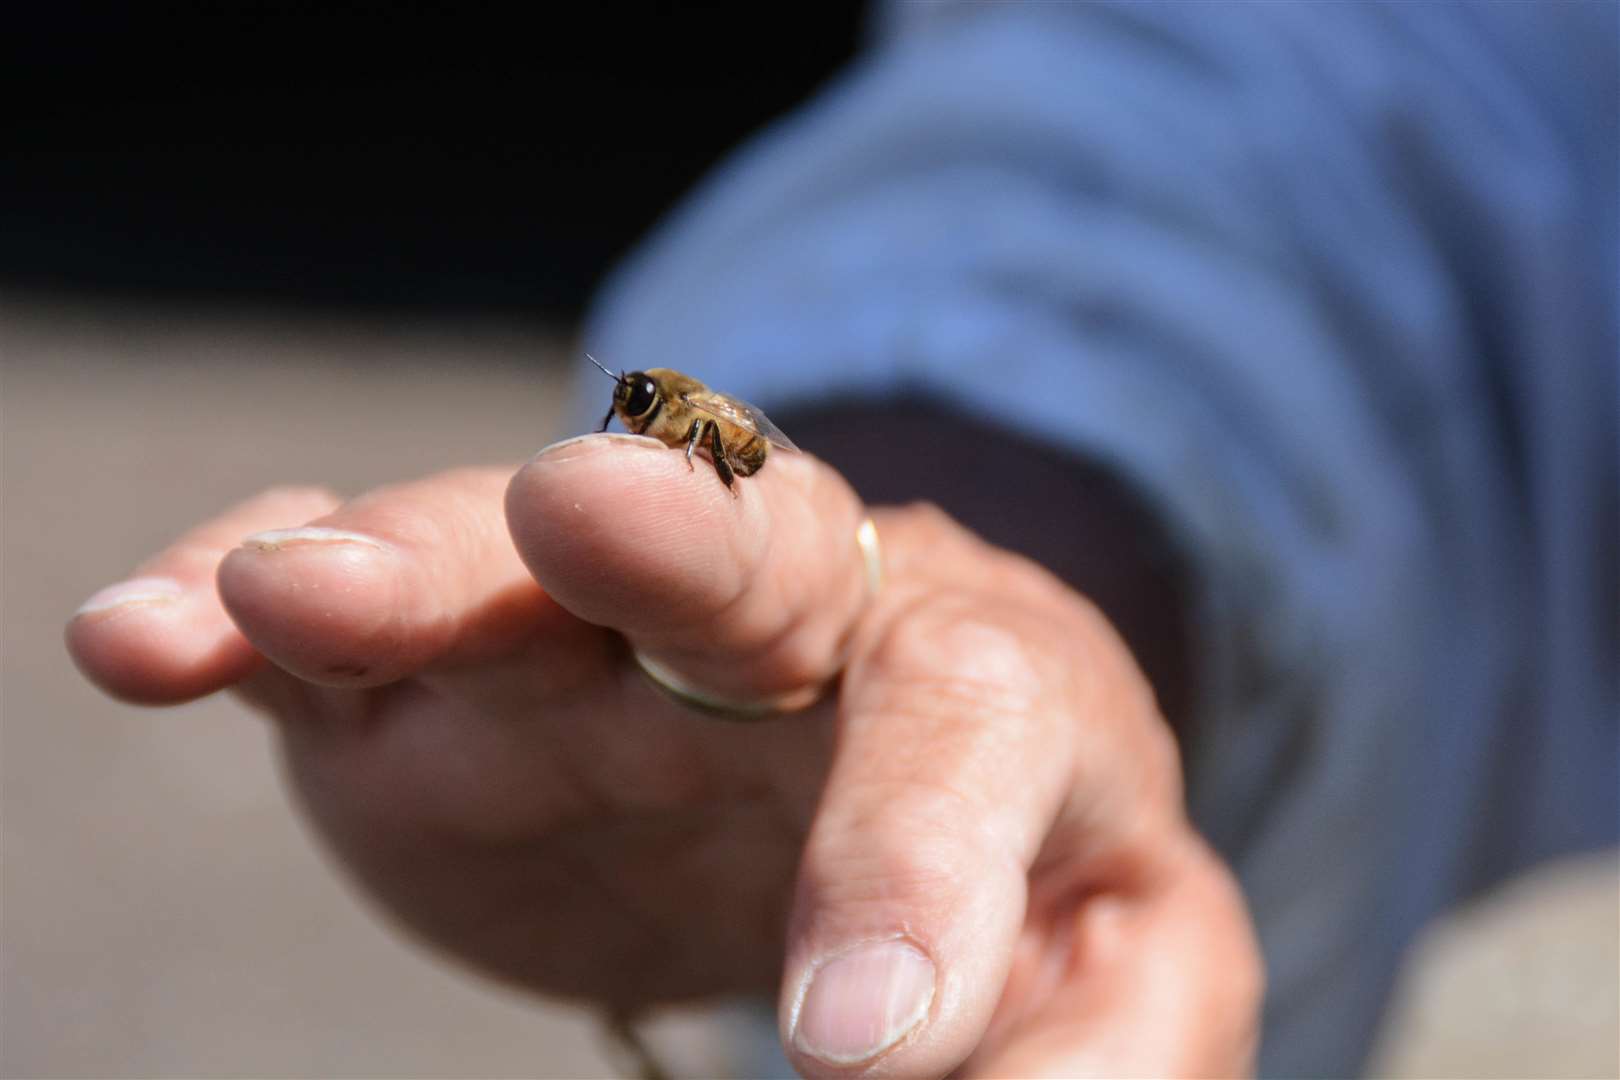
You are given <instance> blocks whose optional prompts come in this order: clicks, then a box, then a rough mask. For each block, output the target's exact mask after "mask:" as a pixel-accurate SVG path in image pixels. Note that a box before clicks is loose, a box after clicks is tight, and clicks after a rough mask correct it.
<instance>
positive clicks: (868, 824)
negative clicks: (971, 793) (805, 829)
mask: <svg viewBox="0 0 1620 1080" xmlns="http://www.w3.org/2000/svg"><path fill="white" fill-rule="evenodd" d="M863 794H864V796H865V797H863V798H862V799H861V800H860V802H859V804H858V808H856V809H851V810H848V811H845V812H844V813H841V814H837V815H835V816H834V817H832V818H830V819H829V820H827V821H826V822H824V823H820V824H821V827H820V828H818V829H817V830H816V831H815V834H814V835H813V836H812V838H811V843H810V850H809V852H808V858H807V860H806V868H807V870H808V871H809V874H808V877H807V882H808V883H809V884H810V885H811V887H812V888H814V889H815V890H816V891H817V892H818V893H820V894H821V895H822V898H823V899H827V900H831V901H835V902H838V903H841V904H844V905H848V904H858V903H861V902H865V901H870V902H875V903H886V902H890V901H894V900H897V899H904V900H916V899H919V898H927V897H934V896H940V897H948V896H952V895H955V894H957V893H959V892H960V891H961V890H963V889H966V888H971V887H973V885H974V883H976V882H978V881H981V880H983V879H984V878H986V877H988V876H995V875H997V874H1001V873H1009V872H1010V873H1021V871H1020V870H1019V865H1020V864H1019V863H1018V860H1017V855H1016V852H1015V851H1014V850H1013V849H1012V847H1011V846H1010V845H1007V844H1003V843H1001V842H999V840H998V839H997V838H996V837H995V836H994V834H993V833H992V832H991V831H989V830H987V829H981V828H979V827H978V826H977V825H976V824H975V823H977V822H981V821H983V820H984V818H985V816H986V815H985V813H984V810H983V808H982V807H980V806H978V805H977V804H976V803H975V802H974V800H972V799H969V798H966V797H964V796H962V795H960V794H958V793H956V792H953V791H951V790H949V789H948V788H945V787H941V786H934V785H929V784H924V783H916V782H912V783H895V782H891V783H887V784H883V785H874V786H873V787H872V789H871V790H869V791H867V792H865V793H863Z"/></svg>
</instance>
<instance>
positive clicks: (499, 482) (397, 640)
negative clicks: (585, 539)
mask: <svg viewBox="0 0 1620 1080" xmlns="http://www.w3.org/2000/svg"><path fill="white" fill-rule="evenodd" d="M509 476H510V472H509V471H508V470H506V469H501V468H489V469H461V470H456V471H453V472H447V473H442V474H439V475H437V476H432V477H429V478H427V479H425V480H421V481H418V482H415V483H410V484H401V485H396V486H393V487H386V488H381V489H379V490H377V491H374V492H372V493H370V494H368V495H366V496H364V497H362V498H360V499H356V500H354V501H353V502H350V503H347V504H345V505H344V506H342V507H339V508H337V509H336V510H334V511H333V512H332V513H329V514H326V515H324V516H322V517H320V518H317V519H315V520H313V521H311V522H310V523H309V526H308V527H307V528H305V529H301V530H294V531H291V532H272V533H269V534H266V535H261V536H258V537H255V538H252V539H251V540H250V542H248V543H245V544H243V545H242V546H240V547H238V548H237V549H236V550H234V551H232V552H231V553H230V554H229V555H227V556H226V557H225V559H224V561H223V562H222V563H221V564H220V568H219V589H220V595H221V597H222V598H223V600H224V602H225V605H226V608H227V609H228V610H229V611H230V614H231V617H232V618H233V619H235V621H236V623H237V625H238V626H239V627H240V628H241V630H242V632H243V634H244V635H245V636H246V637H247V638H248V640H249V641H251V642H252V643H253V645H254V646H255V647H256V648H257V649H258V650H259V651H260V652H262V653H263V654H264V655H265V656H266V657H268V658H269V659H271V660H272V661H274V662H275V663H276V664H277V665H278V666H279V667H281V668H283V669H284V670H286V671H288V672H291V673H292V674H294V675H296V676H298V677H300V678H302V679H305V680H307V681H310V682H314V683H317V684H321V685H325V686H340V687H351V688H352V687H367V686H380V685H383V684H385V683H390V682H394V681H397V680H399V679H401V678H404V677H406V676H408V675H413V674H417V673H419V672H422V671H423V670H425V669H428V668H430V667H432V666H434V665H443V664H451V663H458V662H459V663H470V662H473V661H475V660H478V659H489V658H491V657H493V656H496V655H499V654H501V653H502V652H503V651H507V650H510V649H513V648H516V647H518V646H519V645H520V644H521V643H522V642H523V641H524V640H525V639H526V638H527V637H528V635H530V634H531V633H532V632H533V631H534V630H535V628H536V627H538V626H539V625H540V624H541V623H542V622H544V621H545V620H546V619H547V618H548V617H555V616H558V615H560V612H559V611H558V609H557V608H556V606H555V605H554V604H552V603H551V602H550V601H549V600H548V599H547V597H546V596H545V595H544V593H543V592H542V591H541V590H540V588H539V587H538V586H537V585H536V584H535V583H534V580H533V578H531V577H530V576H529V573H528V571H527V570H525V569H524V567H523V564H522V562H520V561H519V560H518V558H517V556H516V554H515V553H514V552H513V550H512V543H511V540H510V539H509V537H508V535H507V530H506V522H505V519H504V516H503V514H502V509H501V499H502V494H503V492H504V491H505V488H506V482H507V478H508V477H509Z"/></svg>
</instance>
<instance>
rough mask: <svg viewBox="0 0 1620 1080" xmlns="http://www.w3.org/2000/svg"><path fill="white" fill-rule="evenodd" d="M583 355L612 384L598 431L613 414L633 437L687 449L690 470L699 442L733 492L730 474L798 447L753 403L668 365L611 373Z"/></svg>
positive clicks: (745, 472) (742, 472)
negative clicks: (775, 449)
mask: <svg viewBox="0 0 1620 1080" xmlns="http://www.w3.org/2000/svg"><path fill="white" fill-rule="evenodd" d="M585 359H587V360H589V361H590V362H591V363H592V364H596V367H597V370H599V371H601V372H602V373H603V374H604V375H606V376H607V377H608V378H610V379H612V380H613V381H614V383H615V384H616V385H615V386H614V387H613V407H612V408H611V409H609V410H608V414H607V415H606V416H604V417H603V418H602V426H601V427H600V428H599V429H598V430H600V431H606V430H607V426H608V424H610V423H612V421H613V418H614V417H615V416H617V417H618V418H619V420H620V421H621V422H622V423H623V424H624V426H625V427H627V428H629V429H630V430H631V431H633V432H635V433H636V434H637V435H650V436H652V437H653V438H655V439H657V440H658V441H660V442H662V443H663V444H664V445H665V446H671V447H675V448H676V449H679V448H680V447H682V446H685V447H686V467H687V468H688V469H690V468H692V452H693V451H695V450H697V449H698V448H699V447H700V446H701V447H703V448H704V449H706V450H707V451H708V452H709V460H710V461H712V462H714V471H715V472H716V473H718V474H719V475H720V479H721V480H722V481H724V482H725V485H726V487H727V488H728V489H730V490H731V493H732V495H736V494H737V489H736V488H735V487H733V486H732V484H733V479H732V478H733V477H734V476H752V475H753V474H754V473H757V472H759V470H760V469H762V468H764V467H765V458H766V455H767V454H769V453H770V448H771V447H772V446H780V447H781V448H782V449H784V450H793V451H797V450H798V449H799V448H798V447H797V446H794V445H793V440H792V439H789V438H788V437H787V436H786V435H784V434H782V431H781V429H780V428H778V427H777V426H776V425H775V424H773V423H771V421H770V419H769V418H768V417H767V416H766V415H765V414H764V413H762V412H760V411H759V410H758V409H756V408H755V407H754V406H752V405H750V404H748V402H746V401H742V400H740V399H738V398H734V397H732V396H731V395H730V394H722V393H719V392H717V391H714V390H710V389H709V388H708V387H707V386H704V385H703V384H702V383H700V382H698V381H697V380H696V379H694V378H692V376H690V375H683V374H681V373H680V372H679V371H673V370H671V369H670V368H648V369H647V370H646V371H627V372H623V373H621V374H618V375H615V374H613V372H611V371H609V370H608V369H607V368H605V367H603V366H602V365H601V364H597V363H596V357H594V356H592V355H591V354H590V353H586V354H585Z"/></svg>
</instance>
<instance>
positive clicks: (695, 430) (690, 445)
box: [686, 420, 703, 472]
mask: <svg viewBox="0 0 1620 1080" xmlns="http://www.w3.org/2000/svg"><path fill="white" fill-rule="evenodd" d="M702 441H703V421H702V420H694V421H692V427H691V429H690V430H689V431H687V433H686V471H687V472H691V471H692V451H694V450H696V449H697V448H698V443H700V442H702Z"/></svg>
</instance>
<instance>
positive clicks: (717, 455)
mask: <svg viewBox="0 0 1620 1080" xmlns="http://www.w3.org/2000/svg"><path fill="white" fill-rule="evenodd" d="M709 454H710V456H712V457H713V458H714V471H715V472H717V473H719V474H720V479H721V480H723V481H725V484H726V488H727V489H728V490H729V491H730V492H731V497H732V498H733V499H735V498H736V497H737V489H736V487H735V486H733V483H732V470H731V459H730V458H728V457H727V456H726V444H725V443H723V442H721V441H720V425H719V424H710V425H709Z"/></svg>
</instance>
